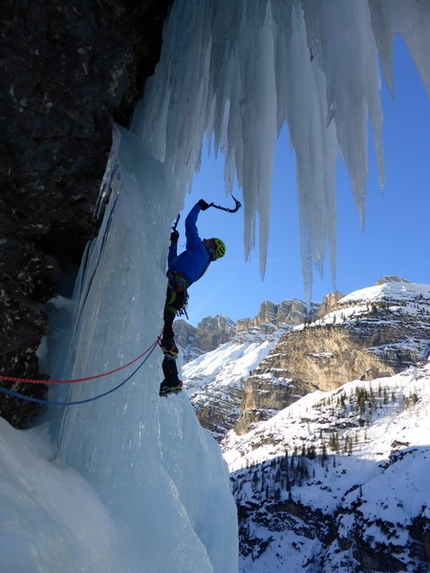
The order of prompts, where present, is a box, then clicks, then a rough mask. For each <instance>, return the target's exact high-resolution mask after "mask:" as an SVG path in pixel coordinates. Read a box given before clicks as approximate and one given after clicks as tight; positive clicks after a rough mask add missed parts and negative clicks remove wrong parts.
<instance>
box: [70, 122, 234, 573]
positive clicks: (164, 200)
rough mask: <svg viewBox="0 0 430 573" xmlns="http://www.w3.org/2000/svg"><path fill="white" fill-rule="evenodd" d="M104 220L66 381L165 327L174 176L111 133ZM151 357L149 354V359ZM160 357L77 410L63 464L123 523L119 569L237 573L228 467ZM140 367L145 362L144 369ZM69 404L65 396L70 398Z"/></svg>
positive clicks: (78, 392) (88, 393)
mask: <svg viewBox="0 0 430 573" xmlns="http://www.w3.org/2000/svg"><path fill="white" fill-rule="evenodd" d="M111 159H112V161H111V163H110V166H109V170H108V172H107V174H106V178H105V179H106V180H105V185H106V187H105V189H110V198H109V203H108V205H107V211H106V216H105V218H104V224H103V227H102V229H101V230H100V233H99V237H98V238H97V240H95V241H94V242H93V243H92V244H91V247H90V249H89V251H90V252H89V253H88V257H87V259H86V261H87V262H86V264H85V265H84V266H83V268H82V275H81V277H80V280H79V281H78V285H77V291H78V293H77V294H78V295H79V296H78V308H77V311H76V312H77V323H76V331H75V335H74V341H73V342H72V348H74V352H73V355H74V361H73V364H72V366H71V369H70V371H69V372H65V373H64V376H66V377H71V378H80V377H86V376H91V374H96V373H102V372H107V371H111V370H114V369H116V368H117V367H118V366H120V365H122V364H126V363H127V362H129V361H130V360H133V359H134V358H135V357H137V356H139V355H140V354H141V353H142V352H143V351H144V350H145V349H147V348H150V347H151V345H152V344H153V343H154V341H156V340H157V336H158V335H159V334H160V329H161V326H162V320H161V315H162V308H163V303H164V296H165V289H166V278H165V275H164V271H165V258H166V252H165V245H166V244H167V243H168V238H167V237H168V235H167V236H166V232H167V233H168V232H169V227H170V220H168V219H166V216H165V212H166V211H168V210H169V206H170V207H171V205H172V204H173V205H174V206H175V209H177V199H175V198H174V197H172V177H171V175H169V174H168V172H167V171H166V169H165V167H164V165H163V164H162V163H160V162H158V161H156V160H154V159H152V158H151V157H150V155H149V154H148V150H147V148H146V146H145V145H144V144H143V143H142V141H141V140H140V139H139V138H137V137H136V136H135V135H133V134H132V133H130V132H129V131H127V130H125V129H121V128H119V127H117V128H115V144H114V149H113V156H112V158H111ZM145 358H146V356H145ZM161 360H162V353H161V350H160V349H159V348H158V346H157V345H156V347H155V350H154V352H152V354H150V355H149V359H148V360H147V361H146V362H145V363H144V364H143V366H142V367H141V368H140V369H139V370H138V371H137V372H136V374H135V375H134V376H132V378H131V379H130V380H129V381H128V382H127V383H126V384H124V385H123V386H122V387H121V388H120V389H118V390H117V391H115V392H113V393H111V394H109V395H107V396H105V397H104V398H102V399H100V400H97V401H93V402H89V403H84V404H82V405H78V406H70V407H69V408H68V409H67V410H66V414H65V417H64V420H63V423H62V428H61V435H60V459H61V460H62V461H63V462H65V463H67V464H69V465H71V466H72V467H74V468H76V469H77V470H78V471H79V472H80V473H81V474H82V475H83V476H84V477H85V478H86V479H87V480H88V481H89V483H90V484H91V486H92V487H93V488H94V490H95V492H97V494H98V495H99V496H100V499H101V500H102V502H103V503H104V504H105V505H106V507H107V508H108V511H109V512H110V514H111V516H112V519H113V522H114V523H115V525H116V527H117V545H118V547H117V553H119V554H120V555H121V557H122V559H123V563H122V566H121V573H143V572H146V571H147V572H150V573H162V572H164V571H175V573H190V572H195V573H213V572H217V573H235V572H236V571H237V517H236V507H235V505H234V501H233V498H232V496H231V494H230V489H229V476H228V470H227V466H226V464H225V462H224V460H223V459H222V455H221V452H220V450H219V448H218V446H217V445H216V443H215V442H214V440H213V439H212V438H211V437H210V436H209V434H207V433H206V432H205V431H204V430H203V429H202V428H201V427H200V425H199V423H198V420H197V418H196V416H195V413H194V411H193V409H192V407H191V404H190V402H189V400H188V399H187V397H186V396H185V395H184V396H170V397H168V398H160V397H159V395H158V387H159V384H160V382H161V379H162V376H161ZM139 363H140V362H139ZM139 363H135V364H133V365H132V366H131V367H129V368H127V369H126V370H122V371H120V372H118V373H117V374H115V375H111V376H108V377H107V378H102V379H98V380H96V381H90V382H85V383H75V384H71V385H70V393H69V395H68V396H67V400H70V401H81V400H86V399H88V398H91V397H93V396H95V395H97V394H100V393H103V392H107V391H109V390H110V389H111V388H113V387H115V386H116V385H118V384H120V383H121V382H122V381H124V380H125V379H126V378H127V377H128V376H129V375H130V374H131V373H132V372H133V371H134V370H135V369H136V367H137V365H138V364H139ZM63 398H64V397H63Z"/></svg>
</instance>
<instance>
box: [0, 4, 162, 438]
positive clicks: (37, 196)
mask: <svg viewBox="0 0 430 573" xmlns="http://www.w3.org/2000/svg"><path fill="white" fill-rule="evenodd" d="M172 3H173V0H141V2H139V3H136V2H132V1H131V0H103V1H102V0H73V1H72V2H67V1H66V0H34V1H31V0H5V1H4V2H3V3H2V25H1V30H2V33H1V36H0V65H1V74H0V84H1V87H0V111H1V114H0V122H1V136H0V137H1V139H0V142H1V153H0V245H1V250H0V297H1V298H0V321H1V325H2V328H1V332H0V374H3V375H9V376H16V377H23V378H34V379H46V378H47V376H46V375H45V374H44V373H43V372H39V365H38V360H37V357H36V350H37V348H38V346H39V344H40V340H41V337H42V336H43V335H44V334H45V333H46V332H47V330H48V328H49V324H48V319H47V317H46V315H45V314H44V313H43V311H42V309H41V305H42V304H43V303H44V302H46V301H47V300H48V299H49V298H51V297H52V296H53V295H54V294H56V293H58V289H59V281H60V277H61V273H62V267H63V266H64V263H65V261H69V262H70V261H71V262H72V263H73V264H75V265H77V264H78V263H79V262H80V259H81V257H82V253H83V250H84V247H85V245H86V243H87V242H88V240H89V239H91V237H93V236H94V235H95V234H96V233H97V221H96V220H95V219H94V217H93V210H94V204H95V200H96V197H97V193H98V188H99V184H100V181H101V178H102V176H103V173H104V169H105V165H106V160H107V156H108V153H109V149H110V144H111V122H112V120H115V121H117V122H118V123H120V124H122V125H125V126H126V125H127V124H128V122H129V118H130V116H131V113H132V111H133V109H134V105H135V103H136V102H137V101H138V99H139V98H140V95H141V92H142V88H143V86H144V82H145V79H146V78H147V77H148V76H150V75H151V74H152V73H153V70H154V67H155V64H156V62H157V61H158V58H159V53H160V48H161V41H162V26H163V22H164V20H165V18H166V15H167V13H168V10H169V7H170V6H171V4H172ZM2 385H4V387H6V388H11V387H12V388H13V390H15V391H18V392H20V393H25V394H28V395H32V396H37V397H43V396H44V394H45V386H44V385H43V384H41V385H29V384H25V385H24V384H17V383H13V384H12V383H10V382H2ZM37 412H38V407H37V405H36V406H35V405H34V404H32V403H30V402H25V403H24V402H23V401H21V400H17V399H15V398H12V397H10V396H6V395H4V394H1V395H0V415H1V416H3V417H4V418H6V419H7V420H8V421H9V422H11V423H12V424H13V425H14V426H15V427H18V428H22V427H26V426H27V425H28V424H29V423H30V422H31V419H32V418H33V417H34V416H35V415H36V414H37Z"/></svg>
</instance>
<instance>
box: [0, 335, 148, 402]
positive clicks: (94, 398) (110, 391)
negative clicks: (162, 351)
mask: <svg viewBox="0 0 430 573" xmlns="http://www.w3.org/2000/svg"><path fill="white" fill-rule="evenodd" d="M156 346H157V343H156V342H155V343H154V344H153V346H152V348H151V350H150V351H149V352H148V354H147V355H146V357H145V358H144V359H143V360H142V362H141V363H140V364H139V366H138V367H137V368H136V369H135V370H134V371H133V372H132V373H131V374H130V375H129V376H127V378H126V379H125V380H123V381H122V382H121V383H120V384H118V385H117V386H115V387H114V388H111V389H110V390H107V392H103V393H102V394H98V395H97V396H93V397H92V398H86V399H85V400H75V401H73V402H54V401H52V400H43V399H42V398H33V397H32V396H25V395H24V394H20V393H19V392H14V391H13V390H8V389H7V388H2V387H1V386H0V392H3V393H4V394H7V395H8V396H13V397H14V398H21V399H22V400H27V402H36V403H37V404H43V405H46V406H76V405H78V404H87V403H88V402H94V401H95V400H99V398H103V397H104V396H107V395H108V394H112V392H115V391H116V390H118V389H119V388H121V386H124V384H126V383H127V382H128V381H129V380H130V379H131V378H133V376H134V375H135V374H136V372H137V371H138V370H140V368H142V366H143V365H144V364H145V362H146V361H147V360H148V358H149V357H150V356H151V354H152V353H153V352H154V349H155V348H156ZM46 382H47V384H49V380H47V381H46Z"/></svg>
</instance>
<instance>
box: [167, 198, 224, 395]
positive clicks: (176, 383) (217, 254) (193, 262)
mask: <svg viewBox="0 0 430 573" xmlns="http://www.w3.org/2000/svg"><path fill="white" fill-rule="evenodd" d="M208 207H210V205H209V204H208V203H206V201H204V200H203V199H200V201H199V202H198V203H196V204H195V205H194V207H193V208H192V209H191V211H190V212H189V213H188V215H187V218H186V219H185V236H186V238H187V242H186V247H185V251H183V252H182V253H181V254H180V255H178V253H177V250H178V248H177V245H178V239H179V233H178V231H176V229H175V230H174V231H172V233H171V235H170V247H169V254H168V259H167V261H168V270H167V278H168V285H167V293H166V302H165V305H164V317H163V318H164V329H163V336H162V339H161V340H160V346H161V349H162V350H163V353H164V359H163V374H164V380H163V382H162V383H161V385H160V396H164V395H166V394H168V393H169V392H178V391H180V390H181V388H182V382H181V380H179V376H178V368H177V366H176V358H177V356H178V347H177V346H176V342H175V335H174V332H173V321H174V319H175V316H176V314H177V313H179V314H182V313H181V311H182V312H184V311H185V307H186V304H187V300H188V293H187V290H188V287H190V286H191V285H192V284H193V283H195V282H196V281H198V280H199V279H200V278H201V277H202V276H203V275H204V273H205V272H206V270H207V268H208V267H209V265H210V264H211V263H212V262H213V261H216V260H217V259H220V258H221V257H223V256H224V255H225V252H226V248H225V244H224V243H223V242H222V241H221V239H215V238H214V239H201V238H200V237H199V232H198V230H197V226H196V222H197V217H198V216H199V213H200V211H206V209H207V208H208Z"/></svg>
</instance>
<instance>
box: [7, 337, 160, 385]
mask: <svg viewBox="0 0 430 573" xmlns="http://www.w3.org/2000/svg"><path fill="white" fill-rule="evenodd" d="M158 339H159V337H157V340H156V341H155V342H153V343H152V344H151V346H150V347H149V348H147V349H146V350H144V351H143V352H142V354H139V356H137V357H136V358H135V359H134V360H131V362H127V364H124V365H123V366H120V367H119V368H115V370H109V372H104V373H103V374H96V375H95V376H87V377H86V378H76V379H74V380H73V379H72V380H34V379H32V378H16V377H14V376H3V375H2V374H0V380H8V381H9V382H23V383H25V384H72V383H74V382H87V381H88V380H96V379H97V378H103V377H104V376H110V375H111V374H115V373H116V372H120V370H124V368H127V367H128V366H131V365H132V364H134V363H135V362H137V361H138V360H140V359H141V358H142V357H143V356H145V354H147V353H148V352H150V351H151V350H152V349H153V348H154V347H155V346H156V345H157V344H158Z"/></svg>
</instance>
